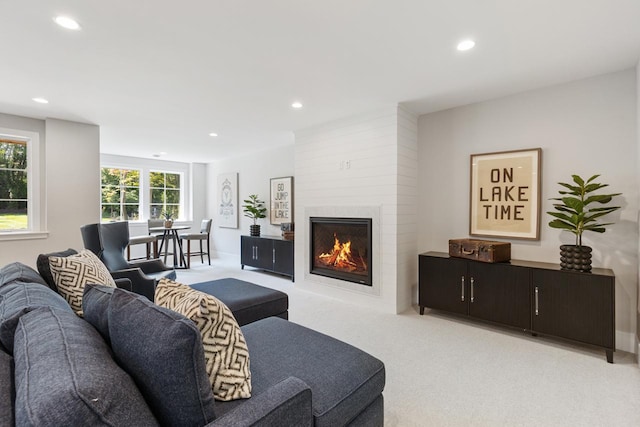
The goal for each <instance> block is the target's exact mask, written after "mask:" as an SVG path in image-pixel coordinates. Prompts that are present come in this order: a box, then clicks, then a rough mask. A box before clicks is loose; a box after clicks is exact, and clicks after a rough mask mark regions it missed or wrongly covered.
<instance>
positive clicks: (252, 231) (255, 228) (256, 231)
mask: <svg viewBox="0 0 640 427" xmlns="http://www.w3.org/2000/svg"><path fill="white" fill-rule="evenodd" d="M249 235H251V236H253V237H258V236H260V226H259V225H250V226H249Z"/></svg>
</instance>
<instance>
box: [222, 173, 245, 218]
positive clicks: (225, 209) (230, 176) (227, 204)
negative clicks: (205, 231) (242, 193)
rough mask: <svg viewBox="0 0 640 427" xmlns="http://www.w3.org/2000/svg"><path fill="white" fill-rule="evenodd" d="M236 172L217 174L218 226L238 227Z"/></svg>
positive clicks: (238, 206)
mask: <svg viewBox="0 0 640 427" xmlns="http://www.w3.org/2000/svg"><path fill="white" fill-rule="evenodd" d="M239 208H240V205H238V173H237V172H233V173H223V174H220V175H218V209H217V210H218V221H217V223H218V227H223V228H238V209H239Z"/></svg>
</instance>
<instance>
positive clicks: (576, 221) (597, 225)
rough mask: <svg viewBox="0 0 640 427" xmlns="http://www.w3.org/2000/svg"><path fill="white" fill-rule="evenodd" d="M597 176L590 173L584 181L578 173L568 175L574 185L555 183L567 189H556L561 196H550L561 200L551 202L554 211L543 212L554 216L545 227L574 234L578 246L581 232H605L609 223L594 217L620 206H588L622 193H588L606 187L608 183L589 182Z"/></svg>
mask: <svg viewBox="0 0 640 427" xmlns="http://www.w3.org/2000/svg"><path fill="white" fill-rule="evenodd" d="M599 176H600V175H593V176H592V177H591V178H589V179H588V180H586V181H585V180H584V179H582V178H581V177H579V176H578V175H571V177H572V178H573V182H574V183H575V184H567V183H564V182H559V183H558V184H560V185H561V186H563V187H564V188H566V189H567V190H560V191H559V193H560V194H561V195H562V197H556V198H552V199H551V200H558V201H560V202H562V203H554V205H553V207H554V208H555V211H553V212H547V213H548V214H549V215H551V216H553V217H555V219H554V220H553V221H551V222H550V223H549V226H550V227H552V228H559V229H562V230H568V231H570V232H572V233H573V234H575V235H576V246H582V233H583V232H585V231H594V232H596V233H604V232H605V231H606V229H605V227H606V226H607V225H611V224H613V223H612V222H604V223H603V222H598V221H597V220H598V218H600V217H602V216H604V215H607V214H608V213H611V212H613V211H615V210H617V209H620V206H599V207H588V206H590V205H592V204H593V203H598V204H599V205H606V204H607V203H609V202H611V199H613V197H615V196H619V195H621V194H622V193H613V194H592V193H593V192H594V191H597V190H600V189H602V188H604V187H608V186H609V184H600V183H597V182H593V180H595V179H596V178H598V177H599Z"/></svg>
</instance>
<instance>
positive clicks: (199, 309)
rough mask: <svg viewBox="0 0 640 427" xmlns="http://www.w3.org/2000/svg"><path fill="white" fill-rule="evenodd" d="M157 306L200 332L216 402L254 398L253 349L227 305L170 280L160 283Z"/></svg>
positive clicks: (157, 288)
mask: <svg viewBox="0 0 640 427" xmlns="http://www.w3.org/2000/svg"><path fill="white" fill-rule="evenodd" d="M155 302H156V304H158V305H159V306H161V307H166V308H169V309H171V310H173V311H176V312H178V313H180V314H182V315H184V316H186V317H188V318H189V319H191V320H192V321H193V323H195V324H196V326H197V327H198V329H199V330H200V334H201V335H202V344H203V346H204V357H205V361H206V370H207V375H209V380H210V381H211V385H212V388H213V396H214V397H215V398H216V399H218V400H234V399H246V398H249V397H251V370H250V369H249V349H248V348H247V343H246V342H245V340H244V336H243V335H242V331H241V330H240V326H238V323H237V322H236V319H235V318H234V317H233V314H231V311H230V310H229V309H228V308H227V306H226V305H224V304H223V303H222V302H221V301H220V300H218V299H216V298H215V297H213V296H211V295H207V294H205V293H204V292H199V291H196V290H193V289H191V288H190V287H189V286H187V285H183V284H181V283H177V282H174V281H172V280H167V279H162V280H160V282H159V283H158V286H157V287H156V293H155Z"/></svg>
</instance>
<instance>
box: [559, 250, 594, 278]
mask: <svg viewBox="0 0 640 427" xmlns="http://www.w3.org/2000/svg"><path fill="white" fill-rule="evenodd" d="M560 268H561V269H563V270H573V271H582V272H584V273H590V272H591V248H590V247H589V246H576V245H562V246H560Z"/></svg>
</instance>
